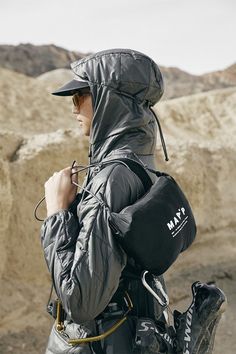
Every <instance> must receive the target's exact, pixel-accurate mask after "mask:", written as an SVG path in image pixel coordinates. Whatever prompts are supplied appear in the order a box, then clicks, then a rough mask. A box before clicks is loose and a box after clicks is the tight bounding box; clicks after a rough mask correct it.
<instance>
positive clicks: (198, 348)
mask: <svg viewBox="0 0 236 354" xmlns="http://www.w3.org/2000/svg"><path fill="white" fill-rule="evenodd" d="M192 293H193V300H192V303H191V305H190V306H189V308H188V309H187V311H186V312H184V313H182V314H181V313H180V312H179V311H176V310H175V311H174V326H175V329H176V339H175V341H174V348H175V352H176V353H178V354H180V353H183V354H211V353H212V350H213V345H214V339H215V332H216V327H217V325H218V322H219V320H220V318H221V314H222V313H223V312H224V311H225V308H226V303H227V301H226V296H225V294H224V293H223V291H222V290H220V289H219V288H217V287H216V286H215V285H209V284H205V283H200V282H199V281H197V282H195V283H193V284H192Z"/></svg>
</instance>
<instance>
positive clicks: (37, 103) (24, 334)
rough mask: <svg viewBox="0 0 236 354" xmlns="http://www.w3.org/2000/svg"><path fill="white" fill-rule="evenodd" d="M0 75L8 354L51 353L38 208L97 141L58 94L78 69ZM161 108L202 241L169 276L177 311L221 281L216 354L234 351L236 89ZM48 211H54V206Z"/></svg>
mask: <svg viewBox="0 0 236 354" xmlns="http://www.w3.org/2000/svg"><path fill="white" fill-rule="evenodd" d="M232 71H233V70H232ZM0 74H1V78H2V80H1V84H0V85H1V89H0V107H1V108H0V210H1V213H0V240H1V248H0V259H1V263H0V287H1V310H0V316H1V322H0V336H1V341H0V353H4V354H5V353H10V352H14V353H16V354H23V353H30V354H36V353H37V354H38V353H44V347H45V345H46V340H47V335H48V332H49V328H50V326H51V324H52V320H51V319H50V318H49V316H48V315H47V314H46V312H45V304H46V302H47V299H48V294H49V290H50V278H49V275H48V271H47V269H46V265H45V262H44V259H43V254H42V251H41V246H40V239H39V231H40V226H41V223H40V222H37V221H36V220H35V219H34V216H33V212H34V206H35V205H36V203H37V201H38V200H39V199H40V198H41V197H42V196H43V194H44V187H43V186H44V183H45V181H46V180H47V179H48V178H49V177H50V176H51V175H52V174H53V173H54V171H58V170H60V169H62V168H63V167H65V166H68V165H70V164H71V163H72V161H73V160H74V159H76V160H77V161H78V162H80V163H81V164H86V163H87V154H88V139H86V138H83V137H82V136H81V133H80V130H79V128H78V126H77V124H76V122H75V119H73V117H72V113H71V100H70V99H62V98H60V97H59V98H58V97H53V96H50V94H49V92H50V91H51V90H52V89H53V87H54V85H55V86H57V85H60V84H62V83H63V82H64V80H67V79H68V80H69V79H70V76H69V75H71V73H70V72H68V71H67V70H65V69H58V70H56V71H51V72H48V73H45V74H43V75H41V76H39V77H37V78H33V77H29V76H26V75H24V74H20V73H16V72H13V71H11V70H8V69H4V68H1V69H0ZM176 82H177V84H179V80H178V78H176ZM155 110H156V112H157V113H158V115H159V117H160V121H161V124H162V128H163V132H164V134H165V138H166V143H167V147H168V152H169V156H170V161H169V162H168V163H166V162H164V159H163V152H162V150H161V147H160V141H159V140H158V144H157V151H156V162H157V166H158V168H159V169H160V170H164V171H167V172H169V173H170V174H172V175H173V176H174V177H175V178H176V180H177V181H178V182H179V183H180V184H181V186H182V187H183V189H184V191H185V192H186V194H187V196H188V197H189V200H190V202H191V205H192V207H193V210H194V214H195V216H196V221H197V226H198V237H197V239H196V241H195V242H194V244H193V245H192V246H191V248H190V249H189V250H188V251H187V252H185V253H183V254H182V255H181V256H180V257H179V259H178V260H177V262H176V263H175V264H174V265H173V266H172V268H171V269H170V270H169V271H168V272H167V274H166V280H167V287H168V292H169V295H170V299H171V307H172V308H178V309H179V310H181V311H183V310H184V309H186V308H187V306H188V305H189V302H190V297H191V294H190V291H191V290H190V286H191V283H192V282H194V281H195V280H201V281H214V282H216V283H217V284H218V285H219V286H220V287H222V288H223V290H224V291H225V292H226V294H227V297H228V300H229V309H228V311H227V312H226V313H225V314H224V316H223V319H222V321H221V323H220V326H219V329H218V332H217V338H216V345H215V350H214V354H222V353H225V354H234V349H233V348H236V338H235V336H234V330H235V329H234V328H233V326H234V323H235V321H236V301H235V292H236V283H235V266H236V238H235V231H236V222H235V215H234V214H235V212H234V210H235V202H236V189H235V187H234V185H235V180H236V138H235V136H236V87H227V88H221V89H216V87H215V86H214V90H211V91H208V92H201V93H197V94H193V95H188V96H185V97H180V98H175V99H171V100H165V101H162V102H160V103H159V104H158V105H157V106H155ZM39 213H40V216H41V217H44V216H45V208H44V206H42V208H41V209H40V210H39ZM9 339H10V340H9ZM13 339H14V340H13Z"/></svg>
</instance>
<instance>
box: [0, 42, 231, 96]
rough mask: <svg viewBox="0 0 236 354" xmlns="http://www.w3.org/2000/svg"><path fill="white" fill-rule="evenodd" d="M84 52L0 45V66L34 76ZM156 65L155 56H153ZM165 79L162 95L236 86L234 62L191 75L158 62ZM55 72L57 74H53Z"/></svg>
mask: <svg viewBox="0 0 236 354" xmlns="http://www.w3.org/2000/svg"><path fill="white" fill-rule="evenodd" d="M85 55H87V53H86V54H85V53H80V52H75V51H69V50H66V49H64V48H60V47H57V46H55V45H41V46H36V45H32V44H20V45H16V46H13V45H0V67H2V68H6V69H9V70H13V71H16V72H18V73H22V74H25V75H27V76H32V77H36V76H39V75H41V74H44V73H47V72H50V71H53V70H56V69H67V70H69V68H70V65H69V64H70V63H71V62H73V61H75V60H77V59H80V58H82V57H84V56H85ZM153 59H154V60H155V61H156V62H157V63H158V64H159V65H160V63H159V61H158V58H153ZM160 68H161V71H162V73H163V76H164V80H165V93H164V99H170V98H175V97H180V96H186V95H192V94H195V93H199V92H203V91H210V90H214V89H220V88H226V87H231V86H236V64H235V63H234V64H232V65H231V66H230V67H228V68H226V69H223V70H219V71H216V72H210V73H207V74H204V75H192V74H189V73H187V72H185V71H183V70H180V69H178V68H174V67H164V66H160ZM53 75H54V76H55V75H56V73H55V74H53Z"/></svg>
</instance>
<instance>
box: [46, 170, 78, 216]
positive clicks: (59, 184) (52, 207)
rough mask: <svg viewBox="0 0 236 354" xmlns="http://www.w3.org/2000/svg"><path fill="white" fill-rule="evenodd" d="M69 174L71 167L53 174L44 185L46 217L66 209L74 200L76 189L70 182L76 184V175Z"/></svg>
mask: <svg viewBox="0 0 236 354" xmlns="http://www.w3.org/2000/svg"><path fill="white" fill-rule="evenodd" d="M71 172H72V170H71V167H67V168H64V169H63V170H61V171H59V172H55V173H54V174H53V176H51V177H50V178H49V179H48V180H47V181H46V183H45V184H44V188H45V200H46V205H47V216H50V215H52V214H54V213H56V212H57V211H59V210H62V209H68V207H69V205H70V204H71V203H72V202H73V200H74V199H75V197H76V194H77V187H76V186H75V185H74V184H72V183H71V180H72V181H74V182H76V183H78V174H74V175H73V176H71Z"/></svg>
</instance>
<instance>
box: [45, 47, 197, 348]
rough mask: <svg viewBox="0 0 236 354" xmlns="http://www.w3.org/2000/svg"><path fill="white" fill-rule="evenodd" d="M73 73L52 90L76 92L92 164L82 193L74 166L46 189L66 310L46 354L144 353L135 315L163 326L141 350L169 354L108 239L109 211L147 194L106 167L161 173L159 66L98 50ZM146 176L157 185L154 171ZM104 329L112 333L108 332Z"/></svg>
mask: <svg viewBox="0 0 236 354" xmlns="http://www.w3.org/2000/svg"><path fill="white" fill-rule="evenodd" d="M72 70H73V72H74V74H75V78H74V79H73V80H72V81H70V82H69V83H67V84H66V85H65V86H63V87H62V88H60V89H59V90H57V91H56V92H54V93H53V94H55V95H60V96H68V95H69V96H72V98H73V103H74V114H75V116H76V119H77V120H78V121H79V122H80V125H81V128H82V131H83V133H84V135H86V136H89V139H90V148H89V164H90V165H92V166H91V167H90V168H89V169H88V173H87V177H86V180H85V182H84V184H83V188H82V191H81V193H79V194H78V195H76V194H77V187H76V184H77V174H76V173H73V172H74V171H76V170H74V169H73V168H71V167H67V168H65V169H63V170H62V171H60V172H57V173H54V175H53V176H52V177H51V178H49V180H48V181H47V182H46V183H45V197H46V204H47V216H48V217H47V219H46V220H45V221H44V223H43V226H42V229H41V238H42V246H43V249H44V254H45V259H46V262H47V265H48V268H49V271H50V273H51V275H52V279H53V284H54V288H55V291H56V293H57V296H58V298H59V300H60V302H61V304H62V307H61V306H60V303H59V305H58V307H57V315H58V316H57V317H58V318H59V317H60V318H61V317H62V316H61V315H60V312H61V311H63V313H64V317H63V321H61V322H60V321H58V322H57V325H56V326H53V328H52V331H51V335H50V338H49V342H48V346H47V350H46V353H47V354H52V353H53V354H59V353H84V354H87V353H88V354H91V353H97V354H98V353H99V354H101V353H104V354H130V353H133V352H135V351H136V353H139V352H140V353H141V351H140V350H141V349H140V348H138V344H140V340H139V338H138V337H137V335H136V320H137V318H146V319H150V320H151V321H154V322H156V321H160V322H159V324H160V328H161V326H162V335H159V337H158V336H157V337H158V338H157V339H156V337H155V340H154V339H153V338H154V337H152V338H151V337H150V338H151V339H150V338H149V339H150V341H151V344H150V343H149V344H150V345H149V346H148V343H147V347H146V350H145V353H153V352H155V353H167V352H169V353H171V352H173V351H172V350H173V341H172V338H171V336H172V334H173V333H172V332H171V333H169V334H168V333H167V334H166V333H165V332H166V331H167V330H168V327H167V326H166V325H165V323H164V322H165V321H164V320H163V314H162V313H163V309H162V308H161V307H160V306H159V304H158V303H157V301H156V300H155V299H154V298H153V296H152V295H151V294H150V293H149V292H148V291H147V290H146V289H145V288H144V286H143V284H142V282H141V278H140V272H139V271H138V265H137V264H136V263H135V261H134V260H133V259H131V258H130V257H129V256H127V255H126V254H125V252H124V251H123V250H122V248H121V247H120V245H119V244H118V243H117V241H116V240H115V238H114V236H113V235H112V231H111V229H110V227H109V224H108V211H107V208H106V207H105V206H108V207H109V209H110V210H112V211H115V212H118V211H120V210H121V209H123V208H124V207H126V206H127V205H130V204H132V203H134V202H135V201H136V200H137V199H138V198H139V197H141V196H142V195H143V193H144V192H145V189H144V186H143V184H142V182H141V180H140V179H139V177H138V176H137V175H136V174H135V173H134V172H133V171H131V170H130V169H128V168H127V167H126V166H124V165H122V164H120V163H119V162H117V163H111V164H108V165H106V166H105V167H104V166H103V165H102V162H103V161H105V160H106V161H109V160H111V159H112V160H113V159H119V158H122V157H127V158H131V159H133V160H137V159H140V160H141V161H142V162H143V163H144V164H145V165H147V166H148V167H149V168H151V169H155V162H154V153H155V148H156V136H157V124H156V119H155V116H154V114H153V112H152V110H151V109H150V107H151V106H153V105H154V104H156V103H157V102H158V101H159V99H160V98H161V96H162V94H163V80H162V76H161V73H160V70H159V68H158V66H157V65H156V64H155V63H154V62H153V61H152V60H151V59H150V58H149V57H147V56H146V55H144V54H142V53H139V52H137V51H134V50H125V49H114V50H106V51H103V52H99V53H96V54H94V55H91V56H89V57H86V58H84V59H82V60H79V61H77V62H75V63H73V64H72ZM150 178H151V179H152V181H153V182H154V180H155V175H153V174H151V173H150ZM160 280H161V282H162V285H163V287H164V282H163V279H162V278H161V277H160ZM152 286H154V285H153V284H152ZM127 314H128V315H127ZM58 318H57V320H58ZM60 318H59V320H60ZM150 323H151V322H150ZM156 323H157V322H156ZM114 325H115V327H114ZM146 327H147V326H146ZM114 329H115V330H114ZM107 331H108V333H109V331H110V332H111V334H110V335H108V336H106V335H105V336H103V334H104V333H105V334H107ZM160 332H161V330H160ZM164 333H165V334H166V336H167V337H166V336H165V340H164V339H163V340H162V338H164ZM98 335H102V337H99V338H100V340H97V339H98V338H97V336H98ZM94 337H95V338H94ZM84 338H87V340H86V339H84ZM166 338H168V340H167V341H166ZM74 339H75V340H76V339H77V342H76V341H74V342H73V340H74ZM78 339H81V341H80V342H79V341H78ZM71 340H72V341H71ZM153 340H154V342H153ZM150 341H149V342H150ZM144 342H145V341H144ZM72 344H76V345H74V346H73V345H72ZM141 344H142V343H141ZM142 350H143V349H142ZM180 350H182V349H180ZM202 354H203V353H202Z"/></svg>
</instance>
